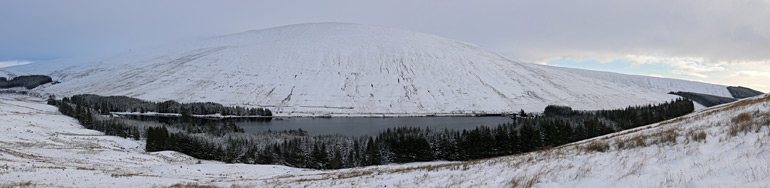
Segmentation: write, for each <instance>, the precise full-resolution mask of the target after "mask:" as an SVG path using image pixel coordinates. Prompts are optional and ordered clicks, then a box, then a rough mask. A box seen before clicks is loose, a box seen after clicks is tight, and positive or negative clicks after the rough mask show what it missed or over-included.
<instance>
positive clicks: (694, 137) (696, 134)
mask: <svg viewBox="0 0 770 188" xmlns="http://www.w3.org/2000/svg"><path fill="white" fill-rule="evenodd" d="M687 137H688V138H689V139H690V141H694V142H700V141H703V140H706V137H708V134H706V132H705V131H692V132H690V133H688V134H687Z"/></svg>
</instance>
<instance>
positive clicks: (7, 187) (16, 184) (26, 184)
mask: <svg viewBox="0 0 770 188" xmlns="http://www.w3.org/2000/svg"><path fill="white" fill-rule="evenodd" d="M0 187H2V188H11V187H36V185H35V184H34V183H32V182H31V181H25V182H12V183H7V184H6V183H2V184H0Z"/></svg>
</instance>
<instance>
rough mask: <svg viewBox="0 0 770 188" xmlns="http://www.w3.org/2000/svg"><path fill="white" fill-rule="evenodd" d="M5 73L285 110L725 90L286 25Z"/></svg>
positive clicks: (431, 109)
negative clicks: (32, 74) (27, 74)
mask: <svg viewBox="0 0 770 188" xmlns="http://www.w3.org/2000/svg"><path fill="white" fill-rule="evenodd" d="M9 68H12V69H16V70H20V71H25V72H30V73H34V74H45V75H50V76H51V77H53V78H54V79H55V80H57V81H61V83H60V84H56V85H52V86H44V87H39V88H36V89H35V90H36V91H38V92H41V93H52V94H56V95H58V96H69V95H73V94H99V95H124V96H130V97H137V98H141V99H145V100H153V101H165V100H176V101H180V102H216V103H221V104H224V105H227V106H236V105H237V106H248V107H256V106H261V107H269V108H271V109H272V111H273V112H274V113H275V114H277V115H284V116H286V115H300V116H305V115H332V116H361V115H367V114H368V115H372V116H379V115H381V114H415V113H426V114H432V113H438V114H474V113H501V112H518V111H519V110H520V109H523V110H525V111H528V112H539V111H542V110H543V108H545V106H547V105H551V104H557V105H569V106H571V107H573V108H575V109H592V110H595V109H613V108H622V107H626V106H630V105H646V104H656V103H662V102H664V101H669V100H671V99H674V98H676V97H677V96H673V95H668V94H666V93H668V92H669V91H691V92H699V93H704V94H711V95H718V96H725V97H730V94H729V93H728V91H727V89H726V88H725V87H724V86H720V85H714V84H705V83H697V82H692V81H684V80H674V79H648V78H645V77H642V76H629V75H622V74H606V73H599V72H595V73H591V72H581V71H565V70H563V69H558V68H555V67H547V66H540V65H536V64H530V63H522V62H517V61H513V60H510V59H508V58H506V57H503V56H501V55H499V54H497V53H494V52H492V51H490V50H487V49H484V48H482V47H479V46H475V45H472V44H468V43H464V42H460V41H456V40H451V39H446V38H442V37H438V36H434V35H429V34H424V33H418V32H411V31H405V30H399V29H391V28H384V27H377V26H365V25H355V24H342V23H314V24H298V25H290V26H283V27H276V28H269V29H262V30H254V31H247V32H243V33H236V34H231V35H225V36H219V37H213V38H206V39H201V40H194V41H189V42H182V43H175V44H169V45H166V46H158V47H152V48H146V49H135V50H132V51H129V52H126V53H123V54H120V55H116V56H113V57H109V58H103V59H99V60H96V61H56V62H50V63H45V62H42V63H33V64H28V65H22V66H17V67H9ZM607 75H609V76H607ZM650 81H653V82H650Z"/></svg>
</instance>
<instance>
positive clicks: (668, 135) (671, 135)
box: [652, 129, 679, 144]
mask: <svg viewBox="0 0 770 188" xmlns="http://www.w3.org/2000/svg"><path fill="white" fill-rule="evenodd" d="M652 136H653V137H655V138H656V139H655V141H656V143H655V144H671V143H673V144H675V143H676V137H679V134H678V133H677V132H676V130H675V129H668V130H665V131H660V132H657V133H654V134H653V135H652Z"/></svg>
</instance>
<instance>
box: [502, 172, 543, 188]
mask: <svg viewBox="0 0 770 188" xmlns="http://www.w3.org/2000/svg"><path fill="white" fill-rule="evenodd" d="M545 173H546V172H545V171H539V172H537V173H533V174H532V175H531V176H515V177H513V178H512V179H511V181H509V182H508V184H509V185H511V187H533V186H534V185H535V183H537V182H538V180H540V176H542V175H544V174H545Z"/></svg>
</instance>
